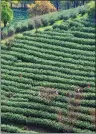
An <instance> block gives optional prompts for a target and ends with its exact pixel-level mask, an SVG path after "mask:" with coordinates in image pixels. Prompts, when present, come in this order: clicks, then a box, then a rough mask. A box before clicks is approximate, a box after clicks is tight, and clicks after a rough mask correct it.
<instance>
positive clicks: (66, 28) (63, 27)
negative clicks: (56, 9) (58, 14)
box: [59, 24, 68, 30]
mask: <svg viewBox="0 0 96 134" xmlns="http://www.w3.org/2000/svg"><path fill="white" fill-rule="evenodd" d="M59 28H60V29H61V30H62V29H63V30H68V25H64V24H61V25H60V26H59Z"/></svg>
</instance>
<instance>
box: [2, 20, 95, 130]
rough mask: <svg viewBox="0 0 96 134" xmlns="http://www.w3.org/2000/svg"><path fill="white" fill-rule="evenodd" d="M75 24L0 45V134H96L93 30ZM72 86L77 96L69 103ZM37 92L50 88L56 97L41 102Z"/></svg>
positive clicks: (90, 25) (87, 25)
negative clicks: (39, 132)
mask: <svg viewBox="0 0 96 134" xmlns="http://www.w3.org/2000/svg"><path fill="white" fill-rule="evenodd" d="M75 22H76V23H75ZM75 22H67V23H66V22H63V23H62V24H61V25H54V26H53V29H54V30H53V31H44V32H41V33H35V34H34V33H32V32H25V33H24V34H23V36H17V37H16V38H15V40H14V41H12V42H11V43H10V44H8V45H7V46H6V45H2V50H1V53H2V55H1V56H2V61H1V62H2V65H1V67H2V82H1V84H2V89H1V93H2V96H1V100H2V101H1V104H2V109H1V110H2V126H1V128H2V131H6V132H21V131H24V132H29V131H30V130H32V129H30V128H32V127H33V126H35V127H37V128H38V127H41V128H42V129H44V130H47V129H48V131H50V132H95V131H96V130H95V99H96V98H95V27H94V23H92V22H88V21H75ZM77 86H79V88H80V91H82V92H80V94H79V95H80V98H79V99H76V98H75V100H74V95H75V88H77ZM40 87H45V89H46V90H47V88H48V87H50V88H52V89H53V88H54V89H55V90H56V91H57V95H56V97H54V98H53V99H52V100H50V101H48V100H46V99H44V98H43V97H41V96H40ZM69 94H70V95H71V97H69ZM77 97H78V96H77ZM76 101H78V102H76ZM69 107H70V108H69ZM72 115H73V117H72ZM73 119H74V120H73ZM12 125H13V126H12ZM25 126H26V127H25ZM25 129H26V130H25ZM32 131H33V130H32Z"/></svg>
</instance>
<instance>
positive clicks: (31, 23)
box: [28, 20, 35, 29]
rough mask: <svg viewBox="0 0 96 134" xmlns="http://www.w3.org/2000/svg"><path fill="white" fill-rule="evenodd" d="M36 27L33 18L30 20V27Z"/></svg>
mask: <svg viewBox="0 0 96 134" xmlns="http://www.w3.org/2000/svg"><path fill="white" fill-rule="evenodd" d="M34 28H35V23H34V21H33V20H31V21H29V22H28V29H34Z"/></svg>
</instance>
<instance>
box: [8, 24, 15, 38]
mask: <svg viewBox="0 0 96 134" xmlns="http://www.w3.org/2000/svg"><path fill="white" fill-rule="evenodd" d="M14 33H15V30H14V27H13V26H11V27H9V29H8V36H12V35H13V34H14Z"/></svg>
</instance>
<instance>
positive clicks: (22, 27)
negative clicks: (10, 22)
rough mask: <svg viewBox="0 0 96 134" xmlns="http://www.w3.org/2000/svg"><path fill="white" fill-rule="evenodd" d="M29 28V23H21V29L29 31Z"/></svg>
mask: <svg viewBox="0 0 96 134" xmlns="http://www.w3.org/2000/svg"><path fill="white" fill-rule="evenodd" d="M27 30H28V25H27V24H26V23H25V24H22V25H21V31H27Z"/></svg>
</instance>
